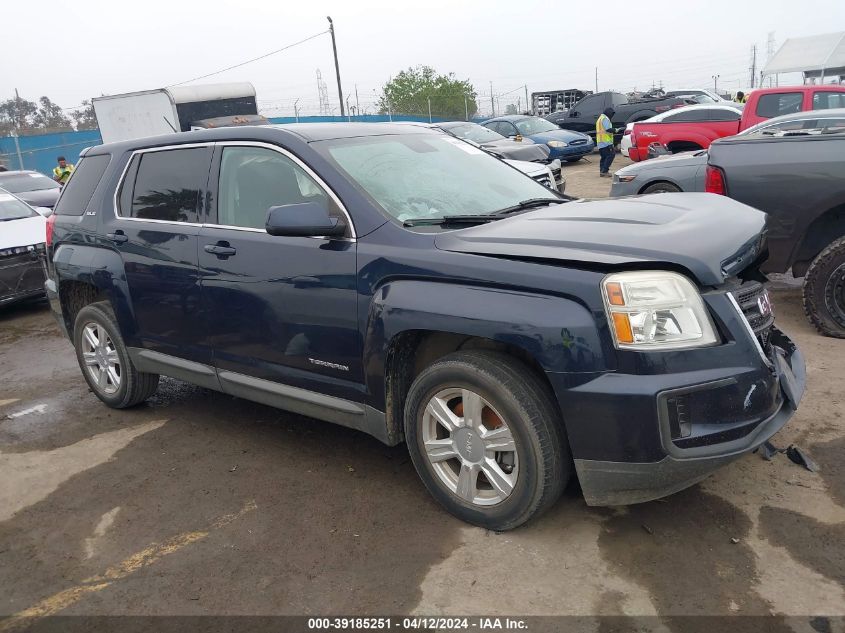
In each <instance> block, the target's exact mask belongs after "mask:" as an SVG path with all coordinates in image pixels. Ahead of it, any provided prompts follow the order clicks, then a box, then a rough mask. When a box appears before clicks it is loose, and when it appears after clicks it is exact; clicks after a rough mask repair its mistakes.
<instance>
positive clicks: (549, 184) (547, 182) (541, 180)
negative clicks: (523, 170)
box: [534, 175, 555, 189]
mask: <svg viewBox="0 0 845 633" xmlns="http://www.w3.org/2000/svg"><path fill="white" fill-rule="evenodd" d="M534 180H536V181H537V182H539V183H540V184H541V185H543V186H544V187H548V188H549V189H554V188H555V187H554V185H553V184H552V182H551V181H550V180H549V177H548V175H543V176H537V177H536V178H534Z"/></svg>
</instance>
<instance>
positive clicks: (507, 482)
mask: <svg viewBox="0 0 845 633" xmlns="http://www.w3.org/2000/svg"><path fill="white" fill-rule="evenodd" d="M405 439H406V442H407V444H408V450H409V451H410V454H411V459H412V460H413V462H414V466H415V467H416V469H417V473H418V474H419V476H420V478H421V479H422V480H423V483H424V484H425V486H426V488H428V491H429V492H430V493H431V494H432V496H434V498H435V499H437V501H439V502H440V503H441V504H442V505H443V506H445V507H446V509H447V510H449V512H451V513H452V514H454V515H455V516H457V517H458V518H460V519H462V520H464V521H467V522H468V523H473V524H475V525H479V526H481V527H485V528H488V529H491V530H499V531H502V530H510V529H513V528H515V527H518V526H520V525H522V524H523V523H525V522H526V521H528V520H529V519H530V518H532V517H533V516H535V515H537V514H539V513H541V512H543V511H544V510H546V509H548V508H549V507H550V506H551V505H552V504H553V503H554V502H555V501H556V500H557V499H558V497H559V496H560V494H561V492H562V491H563V489H564V488H565V487H566V484H567V482H568V480H569V476H570V472H571V458H570V455H569V447H568V445H567V443H566V439H565V433H564V430H563V423H562V422H561V419H560V413H559V412H558V410H557V406H556V404H555V403H554V400H553V396H552V395H551V394H550V393H549V390H548V387H546V386H545V385H543V384H542V383H541V382H540V381H539V380H538V379H536V378H534V376H533V375H532V372H531V370H530V369H528V367H526V366H525V365H523V364H522V363H520V362H519V361H516V360H515V359H513V358H511V357H509V356H506V355H503V354H498V353H494V352H489V351H465V352H455V353H453V354H449V355H448V356H445V357H444V358H442V359H440V360H439V361H437V362H436V363H434V364H433V365H431V366H430V367H428V368H427V369H425V370H424V371H423V372H422V373H421V374H420V375H419V376H418V377H417V379H416V380H415V381H414V383H413V385H411V389H410V391H409V393H408V399H407V402H406V405H405Z"/></svg>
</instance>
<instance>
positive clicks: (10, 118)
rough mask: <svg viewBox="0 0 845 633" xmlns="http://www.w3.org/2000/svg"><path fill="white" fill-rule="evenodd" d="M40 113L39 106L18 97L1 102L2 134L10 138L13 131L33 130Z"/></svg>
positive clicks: (0, 127) (0, 126)
mask: <svg viewBox="0 0 845 633" xmlns="http://www.w3.org/2000/svg"><path fill="white" fill-rule="evenodd" d="M37 112H38V104H36V103H33V102H32V101H27V100H26V99H21V98H20V97H16V98H14V99H6V100H5V101H3V102H0V134H2V135H3V136H8V135H9V134H10V133H11V132H12V130H15V129H18V130H20V131H21V132H26V131H28V130H31V129H32V128H33V127H34V126H35V123H34V118H35V115H36V114H37Z"/></svg>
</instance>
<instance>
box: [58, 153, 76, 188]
mask: <svg viewBox="0 0 845 633" xmlns="http://www.w3.org/2000/svg"><path fill="white" fill-rule="evenodd" d="M56 160H57V161H58V163H59V164H58V165H57V166H56V167H53V180H55V181H56V182H57V183H59V184H60V185H64V184H65V183H66V182H67V179H68V178H70V175H71V174H72V173H73V169H74V167H73V165H72V164H71V163H69V162H67V161H66V160H65V157H64V156H59V157H58V158H57V159H56Z"/></svg>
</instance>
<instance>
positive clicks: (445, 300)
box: [364, 280, 607, 410]
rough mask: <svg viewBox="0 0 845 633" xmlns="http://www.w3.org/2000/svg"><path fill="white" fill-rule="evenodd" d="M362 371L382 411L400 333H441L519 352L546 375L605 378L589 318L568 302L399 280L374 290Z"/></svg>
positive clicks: (500, 290)
mask: <svg viewBox="0 0 845 633" xmlns="http://www.w3.org/2000/svg"><path fill="white" fill-rule="evenodd" d="M367 321H368V322H367V328H366V339H365V348H364V366H365V367H366V372H367V384H368V386H369V387H370V395H371V397H372V398H373V402H372V404H373V406H374V407H376V408H378V409H381V410H384V397H385V396H384V394H385V376H384V374H385V367H386V359H387V353H388V350H389V349H390V344H391V341H393V339H394V338H395V337H396V336H397V335H399V334H402V333H403V332H409V331H422V332H446V333H450V334H463V335H466V336H473V337H480V338H485V339H490V340H494V341H499V342H502V343H506V344H508V345H512V346H515V347H518V348H520V349H522V350H523V351H524V352H525V353H527V354H528V355H530V356H531V357H532V358H533V359H534V360H535V361H536V362H537V363H538V364H539V365H540V366H541V367H542V368H543V369H544V370H545V371H547V372H558V373H575V372H578V373H582V372H598V371H606V370H607V367H606V363H605V355H604V354H603V352H602V346H601V342H600V338H599V334H598V328H597V326H596V322H595V320H594V319H593V316H592V314H591V313H590V312H589V311H588V310H587V308H585V307H584V306H582V305H580V304H578V303H576V302H575V301H572V300H569V299H564V298H561V297H555V296H547V295H540V294H533V293H526V292H518V291H515V290H509V289H503V288H490V287H478V286H466V285H461V284H453V283H437V282H428V281H413V280H402V281H394V282H390V283H387V284H385V285H384V286H381V287H380V288H379V289H378V290H377V291H376V293H375V295H374V296H373V299H372V302H371V304H370V307H369V311H368V319H367Z"/></svg>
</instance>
